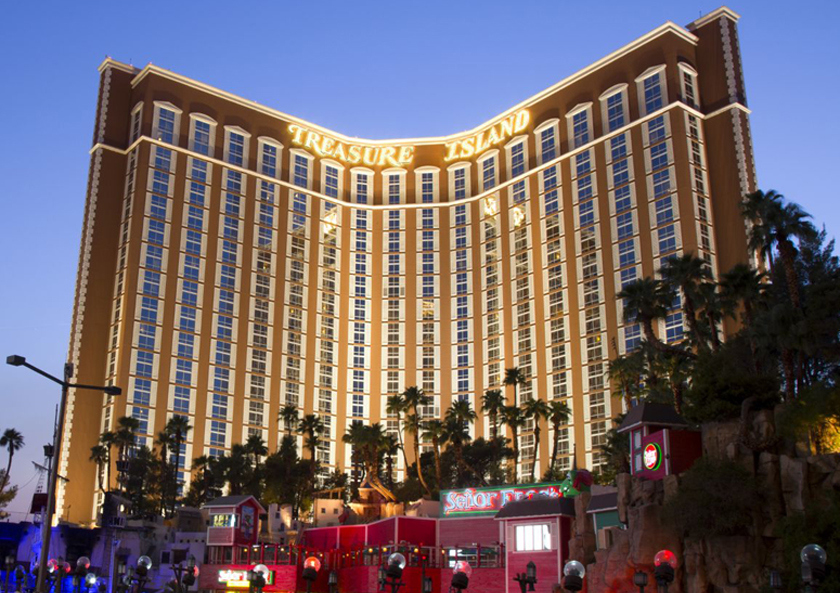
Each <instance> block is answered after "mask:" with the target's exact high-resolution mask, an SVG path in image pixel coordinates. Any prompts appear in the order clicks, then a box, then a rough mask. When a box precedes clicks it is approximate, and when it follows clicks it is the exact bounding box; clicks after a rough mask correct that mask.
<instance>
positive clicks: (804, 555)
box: [799, 544, 828, 592]
mask: <svg viewBox="0 0 840 593" xmlns="http://www.w3.org/2000/svg"><path fill="white" fill-rule="evenodd" d="M799 559H800V560H802V582H803V583H805V590H806V591H808V592H812V591H816V590H817V587H818V586H819V585H820V583H822V581H823V580H825V562H826V560H827V559H828V556H827V555H826V553H825V550H824V549H823V547H822V546H820V545H817V544H808V545H807V546H805V547H804V548H802V552H801V553H800V554H799Z"/></svg>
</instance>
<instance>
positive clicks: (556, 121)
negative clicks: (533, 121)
mask: <svg viewBox="0 0 840 593" xmlns="http://www.w3.org/2000/svg"><path fill="white" fill-rule="evenodd" d="M548 128H554V150H555V152H556V153H557V154H555V155H554V158H555V159H556V158H557V157H559V156H560V118H559V117H554V118H552V119H547V120H545V121H544V122H543V123H541V124H540V125H539V126H537V127H536V128H534V150H535V151H536V153H537V164H538V165H543V164H545V162H544V161H543V155H542V133H543V132H544V131H545V130H547V129H548Z"/></svg>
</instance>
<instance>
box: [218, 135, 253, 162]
mask: <svg viewBox="0 0 840 593" xmlns="http://www.w3.org/2000/svg"><path fill="white" fill-rule="evenodd" d="M250 137H251V135H250V134H249V133H248V132H246V131H245V130H243V129H242V128H239V127H236V126H225V151H224V160H225V161H226V162H228V163H230V164H231V165H236V166H238V167H245V166H246V165H247V163H248V140H249V139H250Z"/></svg>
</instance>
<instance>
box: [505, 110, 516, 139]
mask: <svg viewBox="0 0 840 593" xmlns="http://www.w3.org/2000/svg"><path fill="white" fill-rule="evenodd" d="M513 118H514V116H513V115H511V116H510V117H506V118H505V120H504V121H503V122H502V138H507V137H508V136H511V135H513Z"/></svg>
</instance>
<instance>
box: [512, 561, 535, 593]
mask: <svg viewBox="0 0 840 593" xmlns="http://www.w3.org/2000/svg"><path fill="white" fill-rule="evenodd" d="M513 580H514V581H516V582H517V583H519V590H520V591H521V592H522V593H525V592H526V590H527V591H533V590H534V585H536V584H537V565H536V564H534V562H533V561H531V562H529V563H528V564H526V565H525V572H524V573H522V572H517V573H516V576H515V577H513Z"/></svg>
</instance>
